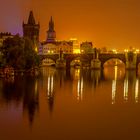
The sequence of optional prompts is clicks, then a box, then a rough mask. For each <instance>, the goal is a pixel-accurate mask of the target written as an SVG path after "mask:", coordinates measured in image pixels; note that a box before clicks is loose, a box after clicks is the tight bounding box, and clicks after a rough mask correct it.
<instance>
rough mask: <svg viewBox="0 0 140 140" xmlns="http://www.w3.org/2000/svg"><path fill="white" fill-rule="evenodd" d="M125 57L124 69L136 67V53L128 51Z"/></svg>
mask: <svg viewBox="0 0 140 140" xmlns="http://www.w3.org/2000/svg"><path fill="white" fill-rule="evenodd" d="M125 57H126V69H128V70H131V69H132V70H135V69H137V54H136V53H134V52H131V51H130V52H128V53H126V54H125Z"/></svg>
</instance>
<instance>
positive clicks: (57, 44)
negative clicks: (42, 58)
mask: <svg viewBox="0 0 140 140" xmlns="http://www.w3.org/2000/svg"><path fill="white" fill-rule="evenodd" d="M41 44H42V46H43V49H42V53H43V54H48V53H49V54H53V53H60V50H61V51H62V52H63V53H73V42H72V41H57V40H56V32H55V30H54V21H53V19H52V17H51V19H50V21H49V29H48V31H47V39H46V41H44V42H42V43H41Z"/></svg>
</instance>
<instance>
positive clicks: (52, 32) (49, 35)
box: [47, 17, 56, 42]
mask: <svg viewBox="0 0 140 140" xmlns="http://www.w3.org/2000/svg"><path fill="white" fill-rule="evenodd" d="M55 38H56V32H55V30H54V21H53V19H52V17H51V19H50V22H49V30H48V31H47V42H55Z"/></svg>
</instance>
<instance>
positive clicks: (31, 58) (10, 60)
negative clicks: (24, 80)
mask: <svg viewBox="0 0 140 140" xmlns="http://www.w3.org/2000/svg"><path fill="white" fill-rule="evenodd" d="M1 52H2V54H3V62H4V65H6V66H11V67H13V68H14V69H17V70H19V69H26V70H28V69H30V68H33V67H36V66H38V65H39V57H38V55H37V53H36V52H35V50H34V48H33V44H32V41H31V40H30V39H28V38H22V37H20V36H19V35H16V36H14V37H13V38H7V39H6V40H5V41H4V42H3V46H2V48H1Z"/></svg>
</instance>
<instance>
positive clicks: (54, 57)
mask: <svg viewBox="0 0 140 140" xmlns="http://www.w3.org/2000/svg"><path fill="white" fill-rule="evenodd" d="M39 56H40V59H41V60H43V59H46V58H49V59H51V60H53V61H54V62H56V61H57V60H58V59H59V58H60V54H46V55H39ZM62 57H63V58H64V59H65V60H66V67H70V63H71V62H72V61H73V60H75V59H77V58H78V59H79V60H80V61H81V62H83V61H84V62H86V63H89V64H90V63H91V60H93V59H95V54H93V53H92V54H91V53H90V54H62ZM98 59H99V60H100V62H101V67H103V65H104V63H105V62H106V61H108V60H110V59H119V60H121V61H122V62H123V63H124V64H125V65H126V61H127V58H126V54H125V53H100V54H98ZM135 59H136V68H137V67H138V64H139V63H140V54H137V55H136V58H135Z"/></svg>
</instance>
